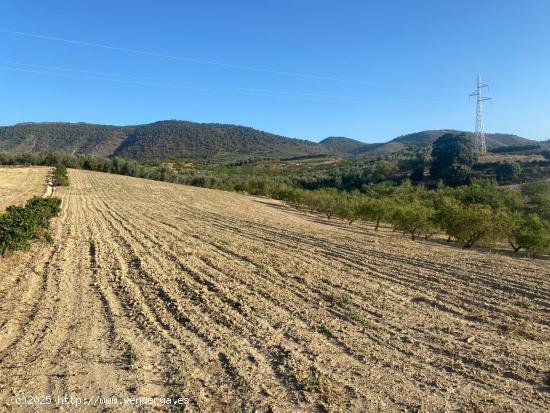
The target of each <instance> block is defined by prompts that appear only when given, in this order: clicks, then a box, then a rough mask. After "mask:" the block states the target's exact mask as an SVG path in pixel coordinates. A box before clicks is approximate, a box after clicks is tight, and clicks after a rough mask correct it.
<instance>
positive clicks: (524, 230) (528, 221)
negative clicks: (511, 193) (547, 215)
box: [506, 214, 550, 254]
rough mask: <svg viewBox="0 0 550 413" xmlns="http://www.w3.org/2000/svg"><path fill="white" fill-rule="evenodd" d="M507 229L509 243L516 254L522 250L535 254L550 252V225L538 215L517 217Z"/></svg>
mask: <svg viewBox="0 0 550 413" xmlns="http://www.w3.org/2000/svg"><path fill="white" fill-rule="evenodd" d="M506 229H507V235H508V242H509V243H510V245H511V246H512V248H513V249H514V251H515V252H517V251H519V250H520V249H525V250H527V251H529V252H531V253H535V254H536V253H546V252H550V223H549V222H548V221H544V220H543V219H542V218H541V217H540V216H538V215H537V214H528V215H526V216H516V217H515V220H514V221H513V224H512V225H508V226H507V227H506Z"/></svg>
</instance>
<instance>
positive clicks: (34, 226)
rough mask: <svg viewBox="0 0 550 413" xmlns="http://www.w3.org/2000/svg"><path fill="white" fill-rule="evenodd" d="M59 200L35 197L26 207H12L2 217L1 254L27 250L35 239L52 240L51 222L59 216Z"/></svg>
mask: <svg viewBox="0 0 550 413" xmlns="http://www.w3.org/2000/svg"><path fill="white" fill-rule="evenodd" d="M60 206H61V200H60V199H59V198H40V197H34V198H32V199H30V200H29V201H27V203H26V205H25V206H24V207H18V206H10V207H8V208H7V209H6V212H5V213H3V214H1V215H0V254H1V255H2V256H5V255H7V254H8V253H10V252H11V251H15V250H25V249H28V247H29V242H30V241H31V240H33V239H39V238H45V239H47V240H51V237H50V235H49V233H48V229H49V221H50V219H51V218H52V217H54V216H56V215H57V214H59V211H60Z"/></svg>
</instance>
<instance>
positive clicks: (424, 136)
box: [320, 129, 538, 155]
mask: <svg viewBox="0 0 550 413" xmlns="http://www.w3.org/2000/svg"><path fill="white" fill-rule="evenodd" d="M446 133H466V134H468V135H470V136H473V133H472V132H464V131H459V130H454V129H437V130H425V131H421V132H415V133H410V134H407V135H402V136H398V137H397V138H395V139H392V140H391V141H389V142H386V143H373V144H367V143H363V142H360V141H357V140H354V139H350V138H330V139H331V141H330V143H331V147H332V148H333V149H335V150H338V151H339V152H340V153H343V154H346V155H387V154H389V153H393V152H397V151H400V150H402V149H404V148H406V147H408V146H418V147H420V148H424V147H426V146H429V145H431V144H432V143H433V142H434V141H435V140H436V139H437V138H439V137H440V136H442V135H444V134H446ZM334 140H337V142H334ZM348 140H349V141H351V142H356V143H357V144H356V145H355V146H351V145H345V144H344V142H347V141H348ZM486 140H487V146H488V147H489V148H496V147H501V146H509V145H525V144H534V143H538V142H537V141H534V140H531V139H526V138H522V137H520V136H517V135H512V134H505V133H488V134H487V135H486ZM320 143H323V141H321V142H320Z"/></svg>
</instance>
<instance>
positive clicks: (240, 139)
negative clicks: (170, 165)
mask: <svg viewBox="0 0 550 413" xmlns="http://www.w3.org/2000/svg"><path fill="white" fill-rule="evenodd" d="M320 153H328V151H327V150H326V149H325V148H323V147H322V146H320V145H318V144H316V143H313V142H309V141H305V140H299V139H291V138H286V137H283V136H279V135H274V134H272V133H267V132H262V131H259V130H256V129H253V128H249V127H244V126H236V125H223V124H217V123H193V122H182V121H161V122H155V123H151V124H149V125H141V126H137V127H135V128H134V130H132V132H131V133H130V134H129V135H128V138H127V139H126V140H125V141H124V142H123V143H122V144H121V145H120V146H119V147H118V148H117V150H116V151H115V155H117V156H122V157H126V158H133V159H162V158H167V157H170V156H177V157H181V158H211V157H219V156H226V155H266V156H275V157H277V156H296V155H316V154H320Z"/></svg>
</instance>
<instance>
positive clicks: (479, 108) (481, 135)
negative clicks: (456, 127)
mask: <svg viewBox="0 0 550 413" xmlns="http://www.w3.org/2000/svg"><path fill="white" fill-rule="evenodd" d="M486 87H487V88H488V87H489V86H488V85H486V84H484V83H481V76H480V74H479V73H478V74H477V87H476V91H475V92H474V93H471V94H470V96H476V97H477V105H476V134H475V145H476V149H477V151H478V152H479V153H480V154H481V155H485V154H486V153H487V145H486V143H485V127H484V125H483V101H484V100H491V98H488V97H484V96H483V88H486Z"/></svg>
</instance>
